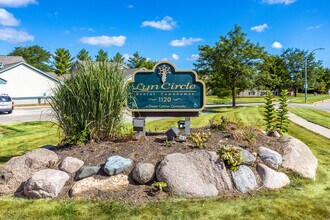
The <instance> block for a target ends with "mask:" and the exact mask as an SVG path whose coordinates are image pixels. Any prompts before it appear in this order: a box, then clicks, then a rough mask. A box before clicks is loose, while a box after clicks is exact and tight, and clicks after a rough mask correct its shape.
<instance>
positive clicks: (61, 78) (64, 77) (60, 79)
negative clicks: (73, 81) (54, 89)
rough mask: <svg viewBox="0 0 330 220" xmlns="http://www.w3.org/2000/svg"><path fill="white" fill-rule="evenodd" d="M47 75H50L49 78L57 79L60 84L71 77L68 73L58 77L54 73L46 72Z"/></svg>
mask: <svg viewBox="0 0 330 220" xmlns="http://www.w3.org/2000/svg"><path fill="white" fill-rule="evenodd" d="M47 74H48V75H50V76H52V77H54V78H56V79H58V80H59V81H61V82H63V81H64V80H66V79H69V78H71V77H72V74H70V73H68V74H63V75H62V76H58V75H56V73H54V72H48V73H47Z"/></svg>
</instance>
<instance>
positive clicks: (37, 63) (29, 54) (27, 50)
mask: <svg viewBox="0 0 330 220" xmlns="http://www.w3.org/2000/svg"><path fill="white" fill-rule="evenodd" d="M8 56H22V57H23V58H24V60H25V61H26V62H27V63H28V64H30V65H31V66H34V67H36V68H38V69H40V70H42V71H45V72H49V71H51V70H52V68H51V66H50V58H51V56H52V54H51V53H50V52H49V51H47V50H45V49H43V48H42V47H40V46H38V45H33V46H28V47H15V49H14V50H13V51H12V52H10V53H9V54H8Z"/></svg>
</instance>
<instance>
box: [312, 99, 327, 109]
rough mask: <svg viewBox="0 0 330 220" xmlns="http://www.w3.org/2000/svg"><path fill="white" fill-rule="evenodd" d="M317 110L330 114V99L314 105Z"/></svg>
mask: <svg viewBox="0 0 330 220" xmlns="http://www.w3.org/2000/svg"><path fill="white" fill-rule="evenodd" d="M314 106H315V108H317V109H320V110H324V111H327V112H330V99H328V100H324V101H321V102H316V103H315V104H314Z"/></svg>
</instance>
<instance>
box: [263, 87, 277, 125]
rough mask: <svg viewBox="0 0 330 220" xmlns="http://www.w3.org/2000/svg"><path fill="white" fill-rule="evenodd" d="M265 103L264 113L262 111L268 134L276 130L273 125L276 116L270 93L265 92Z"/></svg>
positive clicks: (272, 97)
mask: <svg viewBox="0 0 330 220" xmlns="http://www.w3.org/2000/svg"><path fill="white" fill-rule="evenodd" d="M265 99H266V102H265V111H264V113H265V114H264V117H265V119H264V120H265V121H266V131H267V132H270V131H274V130H275V128H276V125H275V119H276V115H275V108H274V104H273V101H274V96H273V94H272V93H271V92H270V91H267V93H266V98H265Z"/></svg>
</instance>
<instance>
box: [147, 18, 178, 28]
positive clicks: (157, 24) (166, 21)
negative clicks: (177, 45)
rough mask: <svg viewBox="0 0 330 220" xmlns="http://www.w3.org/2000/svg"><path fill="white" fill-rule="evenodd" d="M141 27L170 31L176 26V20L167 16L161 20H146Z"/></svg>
mask: <svg viewBox="0 0 330 220" xmlns="http://www.w3.org/2000/svg"><path fill="white" fill-rule="evenodd" d="M141 27H153V28H156V29H160V30H164V31H169V30H172V29H173V28H175V27H176V21H174V20H173V18H172V17H170V16H166V17H164V18H163V20H161V21H144V22H142V25H141Z"/></svg>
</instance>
